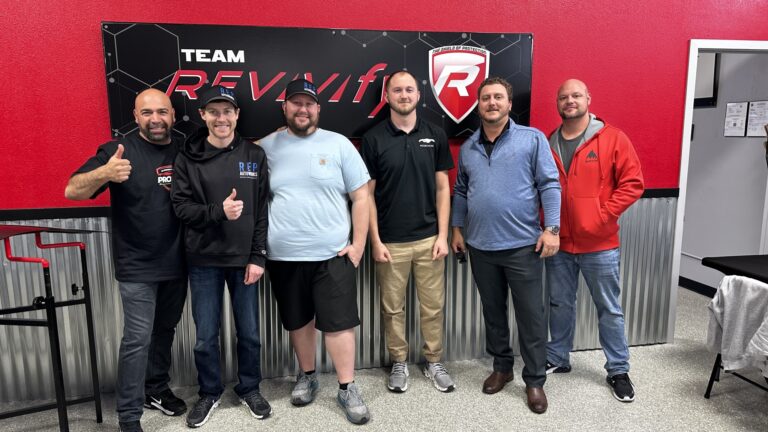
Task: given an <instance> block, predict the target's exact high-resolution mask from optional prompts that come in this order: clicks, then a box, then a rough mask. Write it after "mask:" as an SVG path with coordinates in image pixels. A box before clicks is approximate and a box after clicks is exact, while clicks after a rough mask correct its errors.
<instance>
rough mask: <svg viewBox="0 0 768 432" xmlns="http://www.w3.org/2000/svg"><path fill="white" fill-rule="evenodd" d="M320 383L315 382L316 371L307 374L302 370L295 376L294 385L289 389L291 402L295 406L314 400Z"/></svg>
mask: <svg viewBox="0 0 768 432" xmlns="http://www.w3.org/2000/svg"><path fill="white" fill-rule="evenodd" d="M319 387H320V384H319V383H318V382H317V372H315V373H313V374H312V375H307V374H305V373H304V371H301V372H299V375H298V376H297V377H296V385H295V386H293V390H292V391H291V403H292V404H293V405H295V406H304V405H308V404H310V403H312V401H313V400H315V394H317V389H318V388H319Z"/></svg>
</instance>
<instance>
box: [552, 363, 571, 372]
mask: <svg viewBox="0 0 768 432" xmlns="http://www.w3.org/2000/svg"><path fill="white" fill-rule="evenodd" d="M570 371H571V367H570V366H556V365H553V364H552V363H550V362H547V375H549V374H553V373H568V372H570Z"/></svg>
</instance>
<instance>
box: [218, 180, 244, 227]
mask: <svg viewBox="0 0 768 432" xmlns="http://www.w3.org/2000/svg"><path fill="white" fill-rule="evenodd" d="M236 196H237V191H236V190H235V188H232V193H231V194H229V196H228V197H226V198H225V199H224V202H223V203H222V206H223V207H224V214H225V215H226V216H227V219H228V220H236V219H237V218H239V217H240V215H241V214H242V213H243V202H242V201H240V200H235V197H236Z"/></svg>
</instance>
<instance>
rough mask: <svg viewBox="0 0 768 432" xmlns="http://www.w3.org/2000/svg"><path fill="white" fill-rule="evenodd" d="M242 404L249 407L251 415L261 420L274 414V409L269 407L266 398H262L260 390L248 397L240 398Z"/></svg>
mask: <svg viewBox="0 0 768 432" xmlns="http://www.w3.org/2000/svg"><path fill="white" fill-rule="evenodd" d="M240 402H242V403H243V405H245V406H247V407H248V410H249V411H250V412H251V415H252V416H254V417H256V418H257V419H259V420H261V419H265V418H267V417H269V415H270V414H272V407H271V406H269V402H267V400H266V399H264V396H262V395H261V393H259V391H258V390H256V391H255V392H253V393H251V394H249V395H248V396H244V397H242V398H240Z"/></svg>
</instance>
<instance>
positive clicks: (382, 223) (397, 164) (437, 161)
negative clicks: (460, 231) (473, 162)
mask: <svg viewBox="0 0 768 432" xmlns="http://www.w3.org/2000/svg"><path fill="white" fill-rule="evenodd" d="M360 151H361V153H362V156H363V161H365V165H366V166H367V167H368V173H370V175H371V179H373V180H376V191H375V194H374V197H375V199H376V209H377V212H378V222H379V237H380V238H381V241H382V242H385V243H403V242H409V241H416V240H421V239H425V238H427V237H430V236H433V235H435V234H437V206H436V202H435V195H436V191H437V187H436V185H435V172H437V171H446V170H449V169H451V168H453V157H451V151H450V149H449V148H448V138H447V136H446V135H445V132H444V131H443V130H442V129H440V128H439V127H437V126H435V125H433V124H432V123H430V122H428V121H424V120H421V119H418V120H417V122H416V126H415V127H414V129H413V130H412V131H411V132H410V133H407V134H406V133H405V132H403V131H401V130H399V129H397V128H396V127H395V126H394V125H393V124H392V122H391V121H390V120H389V119H387V120H384V121H382V122H380V123H379V124H377V125H376V126H374V127H373V128H371V130H369V131H368V132H366V134H365V135H363V142H362V146H361V149H360Z"/></svg>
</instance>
